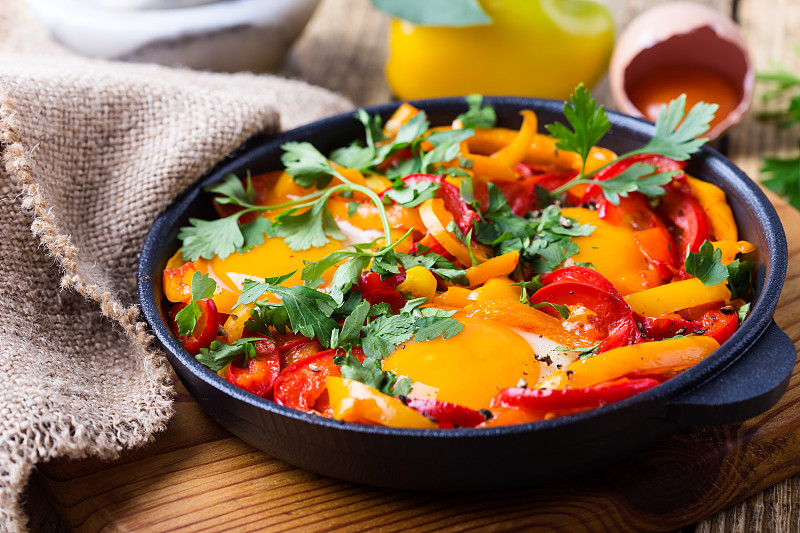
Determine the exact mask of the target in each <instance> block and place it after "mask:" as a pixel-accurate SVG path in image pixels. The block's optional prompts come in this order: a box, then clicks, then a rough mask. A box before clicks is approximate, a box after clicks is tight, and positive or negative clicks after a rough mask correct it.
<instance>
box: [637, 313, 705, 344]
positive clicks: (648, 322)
mask: <svg viewBox="0 0 800 533" xmlns="http://www.w3.org/2000/svg"><path fill="white" fill-rule="evenodd" d="M638 322H639V324H640V326H641V328H642V329H641V331H642V335H644V336H645V338H647V339H652V340H655V341H660V340H664V339H669V338H670V337H674V336H675V335H690V334H692V333H694V332H695V331H698V330H701V329H702V328H703V324H702V323H700V322H697V321H695V320H685V319H684V318H683V317H681V316H680V315H675V314H667V315H661V316H659V317H656V318H651V317H641V319H640V320H638Z"/></svg>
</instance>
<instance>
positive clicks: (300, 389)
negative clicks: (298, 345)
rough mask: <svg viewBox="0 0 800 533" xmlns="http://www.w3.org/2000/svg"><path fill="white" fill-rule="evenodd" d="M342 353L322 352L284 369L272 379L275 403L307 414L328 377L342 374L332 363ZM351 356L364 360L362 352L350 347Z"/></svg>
mask: <svg viewBox="0 0 800 533" xmlns="http://www.w3.org/2000/svg"><path fill="white" fill-rule="evenodd" d="M337 354H341V355H344V354H345V351H344V350H342V349H341V348H339V349H338V350H325V351H322V352H319V353H317V354H314V355H312V356H310V357H306V358H305V359H301V360H299V361H297V362H296V363H293V364H291V365H289V366H287V367H286V368H285V369H283V371H282V372H281V373H280V374H279V375H278V378H277V379H276V380H275V386H274V389H275V392H274V394H275V402H277V403H278V404H280V405H285V406H286V407H291V408H292V409H299V410H300V411H311V410H313V409H314V407H315V405H316V403H317V400H319V399H320V395H321V394H322V392H323V390H324V389H325V381H326V380H327V379H328V376H341V375H342V372H341V370H340V369H339V367H338V366H337V365H336V363H334V362H333V358H334V356H335V355H337ZM353 355H355V356H356V358H358V360H359V361H362V362H363V361H364V352H363V351H362V350H361V349H360V348H353Z"/></svg>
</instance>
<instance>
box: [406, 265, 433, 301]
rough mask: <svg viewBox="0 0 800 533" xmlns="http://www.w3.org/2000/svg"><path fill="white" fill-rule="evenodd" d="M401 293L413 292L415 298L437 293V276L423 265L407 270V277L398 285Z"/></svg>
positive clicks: (429, 297) (427, 296) (428, 296)
mask: <svg viewBox="0 0 800 533" xmlns="http://www.w3.org/2000/svg"><path fill="white" fill-rule="evenodd" d="M397 290H399V291H400V293H401V294H406V293H411V296H413V297H414V298H428V299H429V300H430V299H431V298H432V297H433V295H434V294H436V277H435V276H434V275H433V274H432V273H431V271H430V270H428V269H427V268H425V267H423V266H413V267H411V268H409V269H408V270H406V279H405V281H403V283H401V284H400V285H398V286H397Z"/></svg>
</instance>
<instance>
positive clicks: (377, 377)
mask: <svg viewBox="0 0 800 533" xmlns="http://www.w3.org/2000/svg"><path fill="white" fill-rule="evenodd" d="M334 362H335V363H336V364H338V365H340V366H341V370H342V377H345V378H347V379H353V380H356V381H360V382H361V383H363V384H365V385H366V386H368V387H372V388H373V389H375V390H377V391H378V392H382V393H383V394H388V395H389V396H405V395H407V394H408V393H409V392H411V387H412V385H413V382H412V381H411V379H409V378H403V379H399V378H398V376H397V374H395V373H393V372H389V371H388V370H382V369H381V361H380V359H378V358H376V357H367V358H365V359H364V363H363V364H362V363H360V362H359V361H358V359H356V357H355V356H354V355H353V354H352V353H348V354H347V355H346V356H345V357H337V358H335V359H334Z"/></svg>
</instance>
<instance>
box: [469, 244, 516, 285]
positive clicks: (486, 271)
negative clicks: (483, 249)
mask: <svg viewBox="0 0 800 533" xmlns="http://www.w3.org/2000/svg"><path fill="white" fill-rule="evenodd" d="M518 264H519V251H518V250H512V251H510V252H508V253H505V254H503V255H498V256H497V257H492V258H491V259H488V260H487V261H484V262H483V263H480V264H478V265H475V266H473V267H470V268H468V269H467V279H468V280H469V286H470V287H475V286H477V285H480V284H482V283H485V282H486V281H487V280H488V279H489V278H497V277H500V276H507V275H509V274H511V273H512V272H513V271H514V269H515V268H517V265H518Z"/></svg>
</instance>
